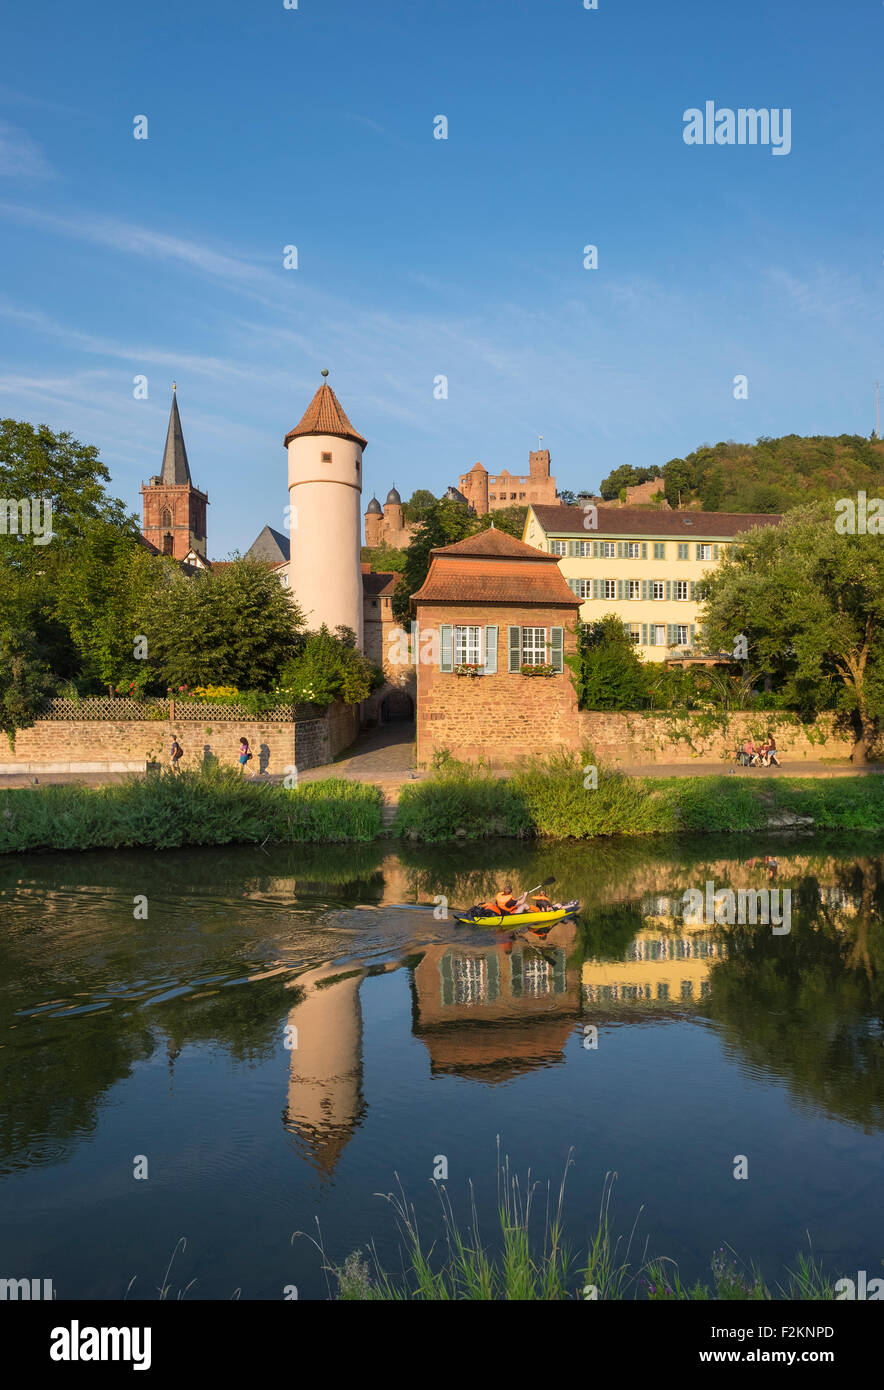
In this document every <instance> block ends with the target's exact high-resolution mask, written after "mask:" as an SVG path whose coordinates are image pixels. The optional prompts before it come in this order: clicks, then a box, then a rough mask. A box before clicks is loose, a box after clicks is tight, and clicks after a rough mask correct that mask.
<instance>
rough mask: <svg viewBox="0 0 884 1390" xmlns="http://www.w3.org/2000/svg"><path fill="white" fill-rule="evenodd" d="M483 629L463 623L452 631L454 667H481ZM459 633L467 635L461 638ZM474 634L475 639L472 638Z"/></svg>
mask: <svg viewBox="0 0 884 1390" xmlns="http://www.w3.org/2000/svg"><path fill="white" fill-rule="evenodd" d="M484 632H485V629H484V628H483V627H479V626H478V625H477V624H473V623H464V624H461V625H460V626H456V627H455V629H454V645H453V649H452V650H453V653H454V665H455V666H481V665H482V661H483V656H482V639H483V635H484ZM461 633H465V634H467V635H466V636H464V637H463V638H462V637H461ZM472 634H475V637H473V636H472Z"/></svg>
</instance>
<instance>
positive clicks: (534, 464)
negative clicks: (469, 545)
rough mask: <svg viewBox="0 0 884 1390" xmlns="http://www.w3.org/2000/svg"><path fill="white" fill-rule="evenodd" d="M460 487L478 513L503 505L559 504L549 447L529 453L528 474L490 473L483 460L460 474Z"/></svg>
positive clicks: (505, 471) (482, 513)
mask: <svg viewBox="0 0 884 1390" xmlns="http://www.w3.org/2000/svg"><path fill="white" fill-rule="evenodd" d="M460 491H461V492H462V493H463V495H464V497H465V498H466V500H467V501H468V502H469V504H470V506H471V507H472V508H473V511H474V512H475V513H476V515H477V516H485V515H486V513H487V512H495V511H500V510H501V509H502V508H503V507H525V506H528V505H529V504H530V503H532V502H537V503H543V504H546V505H548V506H556V505H557V503H558V501H559V499H558V494H557V493H556V480H555V478H553V477H551V475H550V471H549V449H535V450H534V451H533V452H531V453H529V455H528V474H527V476H526V475H525V474H517V473H510V471H509V469H507V468H505V469H504V470H503V472H502V473H495V474H491V473H489V472H488V470H487V469H486V468H483V467H482V465H481V463H474V464H473V466H472V468H471V469H470V471H469V473H463V474H461V478H460Z"/></svg>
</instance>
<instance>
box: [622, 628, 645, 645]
mask: <svg viewBox="0 0 884 1390" xmlns="http://www.w3.org/2000/svg"><path fill="white" fill-rule="evenodd" d="M624 627H625V628H626V635H627V637H628V638H629V640H630V642H631V643H632V645H633V646H634V647H640V646H641V642H642V626H641V623H624Z"/></svg>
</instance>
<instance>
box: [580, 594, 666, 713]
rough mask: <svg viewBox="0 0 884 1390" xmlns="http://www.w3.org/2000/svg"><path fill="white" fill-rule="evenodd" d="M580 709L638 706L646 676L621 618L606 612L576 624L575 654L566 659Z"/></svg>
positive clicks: (641, 702) (642, 702) (644, 700)
mask: <svg viewBox="0 0 884 1390" xmlns="http://www.w3.org/2000/svg"><path fill="white" fill-rule="evenodd" d="M568 664H569V665H570V667H571V669H572V671H573V672H574V677H575V685H576V687H577V700H578V703H579V705H580V707H581V709H641V708H642V707H643V706H644V705H645V704H647V690H648V677H647V672H646V670H645V667H644V666H643V664H642V662H641V661H640V660H639V658H638V656H637V655H636V651H635V647H634V646H633V645H632V643H631V641H630V640H629V635H628V633H627V632H626V629H625V627H624V626H623V621H622V619H621V618H616V617H614V615H613V614H612V613H609V614H608V616H607V617H606V618H602V619H601V620H600V621H599V622H595V623H586V624H584V625H581V627H580V643H579V649H578V652H577V654H576V656H572V657H569V658H568Z"/></svg>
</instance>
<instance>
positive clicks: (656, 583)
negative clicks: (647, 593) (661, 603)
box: [651, 579, 666, 598]
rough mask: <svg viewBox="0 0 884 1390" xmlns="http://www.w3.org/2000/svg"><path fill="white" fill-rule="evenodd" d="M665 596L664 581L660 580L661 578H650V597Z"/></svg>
mask: <svg viewBox="0 0 884 1390" xmlns="http://www.w3.org/2000/svg"><path fill="white" fill-rule="evenodd" d="M658 589H659V590H660V592H659V593H658V592H657V590H658ZM665 597H666V583H665V581H664V580H662V579H652V580H651V598H665Z"/></svg>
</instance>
